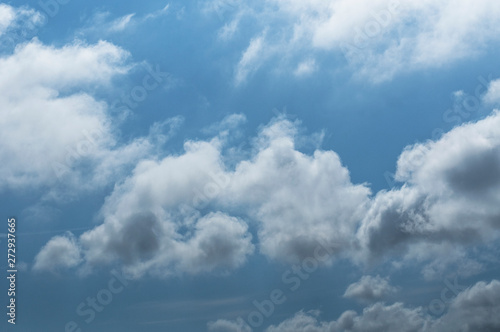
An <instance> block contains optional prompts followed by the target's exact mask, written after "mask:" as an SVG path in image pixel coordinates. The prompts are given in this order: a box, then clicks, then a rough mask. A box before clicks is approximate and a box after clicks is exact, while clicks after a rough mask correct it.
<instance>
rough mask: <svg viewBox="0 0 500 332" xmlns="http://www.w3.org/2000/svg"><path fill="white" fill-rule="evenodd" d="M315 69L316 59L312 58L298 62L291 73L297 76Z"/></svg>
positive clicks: (305, 74)
mask: <svg viewBox="0 0 500 332" xmlns="http://www.w3.org/2000/svg"><path fill="white" fill-rule="evenodd" d="M316 70H317V65H316V61H315V60H314V59H308V60H305V61H303V62H301V63H299V65H298V66H297V68H296V69H295V71H294V72H293V74H294V75H295V76H298V77H303V76H307V75H310V74H312V73H314V72H315V71H316Z"/></svg>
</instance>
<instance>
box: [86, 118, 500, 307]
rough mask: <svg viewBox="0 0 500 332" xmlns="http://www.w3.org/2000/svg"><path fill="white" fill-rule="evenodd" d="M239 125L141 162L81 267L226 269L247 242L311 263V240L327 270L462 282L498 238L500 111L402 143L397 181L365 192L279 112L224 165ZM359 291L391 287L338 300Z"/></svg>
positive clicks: (230, 121) (114, 199)
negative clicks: (379, 269)
mask: <svg viewBox="0 0 500 332" xmlns="http://www.w3.org/2000/svg"><path fill="white" fill-rule="evenodd" d="M243 120H244V118H242V116H241V115H233V116H230V117H229V118H227V119H225V120H224V121H223V122H222V123H221V124H220V125H218V126H212V127H211V129H210V130H209V131H211V132H214V131H217V130H216V129H218V130H219V132H220V133H219V135H216V136H215V138H213V139H211V140H207V141H187V142H186V143H185V146H184V152H183V153H181V154H178V155H168V156H166V157H164V158H163V159H157V158H154V157H150V158H146V159H143V160H142V161H141V162H139V163H138V164H137V166H136V167H135V169H134V170H133V172H132V174H131V175H130V176H129V177H128V178H127V179H126V180H125V181H123V182H122V183H120V184H119V185H117V186H116V187H115V189H114V191H113V193H112V194H111V195H110V196H109V197H108V198H107V199H106V202H105V204H104V206H103V207H102V210H101V213H100V217H101V219H102V220H103V224H102V225H100V226H98V227H96V228H95V229H93V230H91V231H89V232H86V233H84V234H83V235H82V236H81V237H80V238H79V239H78V243H79V247H81V250H82V255H83V257H84V261H85V263H84V264H83V266H84V267H83V268H84V269H89V270H90V269H91V268H92V267H93V266H95V265H98V264H111V263H112V262H115V261H120V262H122V263H123V264H124V266H125V268H126V269H127V270H128V271H129V272H130V273H131V274H133V275H137V276H140V275H142V274H143V273H145V272H146V271H148V272H150V273H153V274H155V275H159V276H166V275H169V274H171V273H176V272H181V273H182V272H188V273H198V272H204V271H214V270H221V269H222V270H228V269H231V268H235V267H238V266H241V265H242V264H243V263H244V262H245V261H246V258H247V256H248V255H250V254H251V253H252V252H253V250H254V245H257V247H258V249H259V251H260V253H262V254H264V255H266V256H267V257H269V258H272V259H275V260H279V261H285V262H298V261H300V260H303V259H305V258H307V257H313V256H314V250H315V249H316V248H317V247H318V244H319V243H321V244H323V245H327V246H329V247H330V248H333V249H332V250H333V251H332V252H333V254H332V255H331V256H330V257H329V260H328V262H327V263H331V262H332V261H333V260H334V259H335V258H336V257H339V256H340V257H348V258H351V259H352V260H353V261H355V262H357V263H363V264H364V263H375V262H377V261H381V260H382V261H383V260H388V259H391V260H392V261H393V262H394V258H396V259H400V260H401V262H403V263H408V262H414V261H418V262H425V263H427V264H428V265H427V266H424V268H423V270H422V273H423V274H424V277H426V278H435V277H438V276H441V275H443V274H445V273H446V268H447V266H452V265H453V264H457V262H460V265H461V268H460V269H459V270H458V273H460V274H461V275H471V274H475V273H477V271H479V270H480V269H481V268H483V265H482V264H481V263H480V262H478V261H477V260H475V259H473V258H471V257H469V256H468V254H467V249H468V248H470V247H471V246H476V245H480V244H484V243H486V244H487V243H493V242H494V241H495V240H497V239H498V235H499V232H498V231H499V224H498V220H500V219H499V216H500V208H499V206H500V205H499V204H498V201H499V200H500V197H499V193H500V188H499V186H500V153H499V152H500V131H499V130H498V128H500V126H499V125H500V113H499V112H496V111H494V112H493V113H492V114H491V115H490V116H489V117H487V118H485V119H483V120H480V121H478V122H476V123H468V124H464V125H462V126H460V127H457V128H455V129H453V130H451V131H450V132H448V133H446V134H445V135H443V137H442V138H440V139H439V140H437V141H428V142H425V143H421V144H416V145H413V146H409V147H407V148H406V149H405V150H404V151H403V153H402V154H401V156H400V158H399V160H398V164H397V165H398V167H397V172H396V178H397V179H398V180H399V181H402V182H403V184H402V186H401V187H400V188H395V189H392V190H389V191H386V190H383V191H380V192H378V193H377V194H376V195H375V196H374V197H371V193H370V190H369V188H368V187H367V186H366V185H356V184H353V183H352V182H351V180H350V177H349V172H348V170H347V168H345V167H344V166H343V165H342V164H341V162H340V159H339V157H338V155H337V154H336V153H335V152H333V151H323V150H316V151H315V152H314V153H312V154H311V155H307V154H305V153H303V152H300V151H299V150H298V149H297V147H296V141H297V140H300V139H302V137H301V135H299V134H298V126H299V123H297V122H291V121H289V120H287V119H285V118H282V117H279V118H277V119H274V120H273V121H271V123H269V124H268V125H267V126H264V127H262V128H261V129H260V132H259V133H258V135H257V136H256V137H255V138H254V139H253V140H252V141H253V153H252V154H251V156H250V157H245V158H241V156H240V159H238V160H236V161H235V160H232V162H230V163H228V160H227V156H225V155H224V153H223V151H228V150H230V149H225V146H226V145H227V144H228V141H229V139H228V137H229V135H231V134H230V133H231V132H232V131H228V130H227V128H226V127H228V128H229V127H231V128H234V127H235V126H238V125H239V124H241V123H242V122H243ZM225 128H226V129H225ZM228 164H231V165H233V166H231V168H229V166H228ZM234 216H238V217H234ZM248 223H252V224H253V225H255V227H254V228H253V229H255V233H254V235H256V236H254V237H253V243H252V240H251V239H252V236H251V234H250V231H249V229H250V228H249V226H248ZM223 224H227V225H226V226H223ZM218 232H220V233H221V235H220V236H219V235H217V233H218ZM223 239H226V240H223ZM202 261H204V262H206V264H203V263H201V262H202ZM367 284H373V285H371V286H374V287H375V288H377V287H379V286H380V287H381V288H383V289H386V290H389V289H390V286H389V285H385V284H384V281H383V280H378V279H377V278H374V279H370V280H368V279H366V280H361V281H360V282H359V284H358V285H356V284H355V285H352V286H353V287H352V289H351V290H350V291H349V292H347V293H346V296H354V297H356V296H357V295H356V294H358V295H359V296H358V297H359V298H360V299H363V298H364V300H368V298H369V297H370V296H369V295H368V293H367V292H368V291H369V289H368V288H370V287H371V286H370V287H368V285H367ZM367 287H368V288H367ZM372 291H373V289H372ZM380 296H382V293H380V294H379V292H378V291H377V292H375V291H373V292H372V294H371V297H372V300H377V299H378V298H379V297H380Z"/></svg>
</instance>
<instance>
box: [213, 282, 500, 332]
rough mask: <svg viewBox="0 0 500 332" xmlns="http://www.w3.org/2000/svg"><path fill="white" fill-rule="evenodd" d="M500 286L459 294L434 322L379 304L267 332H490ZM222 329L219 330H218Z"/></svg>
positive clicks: (306, 316)
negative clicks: (332, 319)
mask: <svg viewBox="0 0 500 332" xmlns="http://www.w3.org/2000/svg"><path fill="white" fill-rule="evenodd" d="M499 291H500V282H499V281H498V280H493V281H491V282H490V283H485V282H482V281H480V282H478V283H476V284H475V285H474V286H472V287H471V288H469V289H466V290H464V291H462V292H461V293H459V294H458V296H457V297H456V298H454V299H453V300H452V301H451V304H450V308H449V310H448V311H447V312H446V313H445V314H444V315H443V316H441V317H439V318H432V317H430V316H429V315H427V314H426V310H425V309H424V308H422V307H416V308H410V307H406V306H405V305H404V304H403V303H400V302H398V303H394V304H391V305H385V304H384V303H382V302H377V303H375V304H373V305H371V306H368V307H366V308H364V309H363V312H362V313H361V314H358V313H356V312H355V311H352V310H348V311H345V312H344V313H342V314H341V315H340V317H339V318H338V319H337V320H334V321H330V322H327V321H320V320H319V319H318V317H319V315H320V312H319V311H309V312H304V311H300V312H298V313H296V314H295V315H294V316H293V317H292V318H289V319H287V320H285V321H283V322H281V323H279V324H278V325H271V326H269V327H268V328H267V329H265V331H266V332H289V331H308V332H379V331H386V332H456V331H463V332H472V331H474V332H489V331H496V330H498V329H499V328H500V318H499V317H500V292H499ZM208 326H209V327H212V328H213V331H221V332H222V331H224V332H240V331H245V332H247V331H252V329H251V328H250V327H249V326H248V325H246V324H244V322H233V321H227V320H218V321H216V322H211V323H209V324H208ZM217 328H219V329H217Z"/></svg>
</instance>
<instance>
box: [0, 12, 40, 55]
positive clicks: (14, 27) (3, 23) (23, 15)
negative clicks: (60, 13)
mask: <svg viewBox="0 0 500 332" xmlns="http://www.w3.org/2000/svg"><path fill="white" fill-rule="evenodd" d="M42 24H43V16H42V14H40V12H38V11H36V10H34V9H31V8H28V7H26V6H23V7H12V6H10V5H7V4H4V3H0V42H3V40H2V39H3V38H5V35H6V34H8V33H17V34H18V35H20V36H21V37H23V34H26V33H27V32H28V30H30V29H35V28H36V27H37V26H40V25H42ZM8 37H9V36H8ZM10 37H15V36H14V35H12V36H10ZM28 37H29V36H28ZM1 44H3V43H0V45H1Z"/></svg>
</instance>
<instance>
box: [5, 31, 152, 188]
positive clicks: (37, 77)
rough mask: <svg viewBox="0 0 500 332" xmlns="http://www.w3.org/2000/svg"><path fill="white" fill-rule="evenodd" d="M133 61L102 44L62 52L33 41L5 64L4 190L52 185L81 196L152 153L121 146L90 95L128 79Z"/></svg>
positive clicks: (136, 143) (145, 145) (140, 144)
mask: <svg viewBox="0 0 500 332" xmlns="http://www.w3.org/2000/svg"><path fill="white" fill-rule="evenodd" d="M128 56H129V54H128V52H126V51H125V50H123V49H121V48H119V47H117V46H115V45H113V44H111V43H108V42H104V41H101V42H98V43H97V44H94V45H87V44H85V43H81V42H75V43H73V44H68V45H65V46H63V47H60V48H57V47H54V46H47V45H44V44H42V43H41V42H40V41H38V40H36V39H34V40H32V41H31V42H29V43H25V44H22V45H19V46H18V47H17V48H16V49H15V51H14V53H12V54H7V55H4V56H1V57H0V91H1V92H0V102H1V103H2V105H3V107H4V111H3V114H2V119H3V120H2V122H1V123H0V138H1V139H2V140H3V141H4V143H3V146H2V149H1V150H0V156H1V158H2V159H3V160H4V162H3V163H2V165H1V166H0V174H1V179H2V180H0V190H5V189H6V188H11V189H22V188H27V187H29V188H34V189H36V188H39V187H41V186H44V185H48V186H51V188H52V190H57V187H58V186H64V187H65V188H67V189H68V188H71V190H72V191H73V190H74V192H81V191H85V190H89V189H93V188H96V187H99V186H102V185H103V184H106V183H108V182H109V181H112V179H116V177H117V176H119V170H120V169H121V168H122V167H123V166H124V165H126V164H127V163H129V162H130V161H132V160H136V159H137V158H139V157H142V156H144V155H146V154H148V153H149V151H150V150H151V144H150V142H148V141H147V139H145V138H138V139H135V140H132V141H131V142H128V144H119V143H118V138H117V137H116V136H115V129H116V128H115V127H114V126H113V125H112V123H113V120H112V118H111V116H110V115H109V109H108V105H107V104H106V103H104V102H102V101H99V100H97V99H96V98H95V97H94V96H93V95H92V93H93V89H94V88H95V87H101V88H106V87H109V86H110V85H111V81H112V79H113V78H114V77H117V76H119V75H123V74H126V73H127V72H128V70H129V65H127V63H126V61H127V58H128ZM61 123H63V124H64V125H61ZM52 194H53V192H52ZM47 195H51V193H48V194H47Z"/></svg>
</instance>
